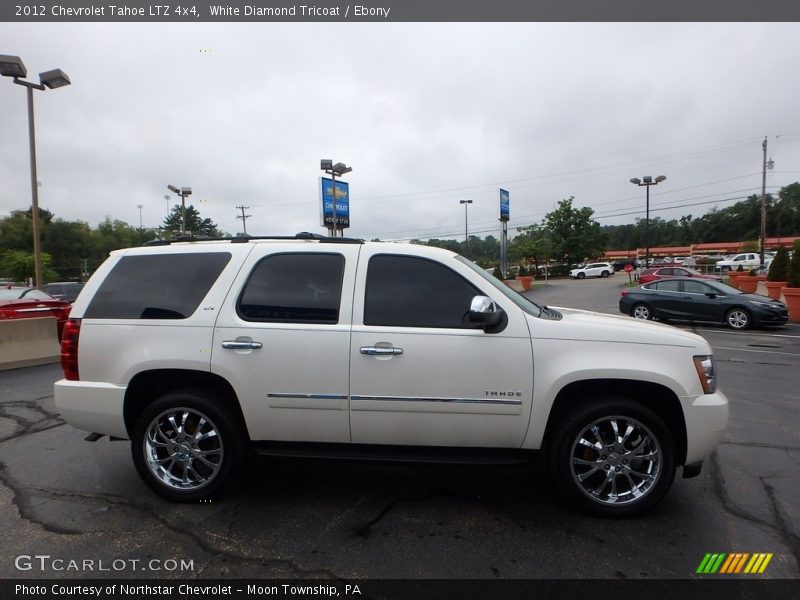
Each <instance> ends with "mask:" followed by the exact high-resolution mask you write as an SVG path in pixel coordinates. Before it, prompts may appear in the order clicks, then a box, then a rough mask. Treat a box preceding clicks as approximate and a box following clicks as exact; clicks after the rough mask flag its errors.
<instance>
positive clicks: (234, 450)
mask: <svg viewBox="0 0 800 600" xmlns="http://www.w3.org/2000/svg"><path fill="white" fill-rule="evenodd" d="M131 453H132V455H133V463H134V465H135V466H136V470H137V471H138V473H139V476H140V477H141V478H142V479H143V480H144V482H145V483H146V484H147V485H148V487H150V489H152V490H153V491H154V492H156V493H157V494H159V495H160V496H163V497H164V498H167V499H168V500H174V501H178V502H195V501H198V500H201V499H204V498H208V497H210V496H213V495H214V494H215V493H216V492H218V491H219V490H220V489H221V488H222V486H223V485H224V484H225V482H226V480H227V479H228V478H229V477H230V475H231V473H232V472H233V471H234V470H235V468H236V467H238V465H239V464H240V463H241V462H242V460H243V459H244V457H245V435H244V434H243V432H242V429H241V427H240V426H239V424H238V420H237V419H236V418H235V417H234V416H233V415H232V414H231V411H228V410H225V408H224V407H223V406H222V403H221V402H220V401H218V400H217V401H215V399H214V398H213V397H212V396H211V395H210V394H207V393H205V392H201V391H197V390H184V391H179V392H173V393H170V394H167V395H165V396H162V397H161V398H159V399H158V400H156V401H155V402H153V403H152V404H150V405H149V406H147V407H146V408H145V409H144V411H143V412H142V414H141V415H140V416H139V418H138V419H137V421H136V425H135V427H134V430H133V435H132V437H131Z"/></svg>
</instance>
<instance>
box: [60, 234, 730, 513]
mask: <svg viewBox="0 0 800 600" xmlns="http://www.w3.org/2000/svg"><path fill="white" fill-rule="evenodd" d="M62 364H63V368H64V373H65V378H64V379H62V380H60V381H58V382H57V383H56V384H55V400H56V405H57V407H58V409H59V410H60V412H61V414H62V415H63V417H64V419H66V421H67V422H68V423H70V424H71V425H73V426H74V427H77V428H79V429H84V430H87V431H90V432H93V433H94V434H96V435H94V436H90V438H94V439H96V438H97V437H99V435H108V436H111V437H116V438H123V439H130V440H131V448H132V454H133V461H134V463H135V465H136V468H137V470H138V472H139V474H140V475H141V477H142V478H143V479H144V481H145V482H146V483H147V485H148V486H149V487H150V488H152V489H153V490H155V491H156V492H157V493H159V494H161V495H162V496H165V497H167V498H170V499H173V500H179V501H195V500H199V499H202V498H205V497H207V496H210V495H212V494H215V493H219V492H220V490H221V488H222V487H223V485H224V484H225V481H226V480H227V479H228V477H229V475H230V474H231V473H232V472H233V471H234V470H235V469H236V468H237V467H238V466H240V464H241V463H242V461H243V459H244V458H245V455H246V452H247V451H248V450H250V449H254V450H256V451H257V452H260V453H265V454H273V455H282V456H286V455H292V454H294V455H302V456H309V455H319V456H331V455H332V454H334V455H335V456H337V457H342V456H346V457H350V458H360V459H378V460H386V459H398V458H400V459H413V460H432V459H436V460H441V459H442V458H447V459H448V460H466V458H469V459H470V460H472V459H473V458H475V457H484V458H487V459H488V458H491V459H498V457H501V456H502V457H503V460H508V459H509V458H512V457H513V458H514V459H520V458H529V457H530V456H532V455H533V454H536V453H537V452H538V453H540V454H544V457H545V458H546V460H547V464H548V465H549V468H550V470H551V472H552V475H553V478H554V480H555V482H556V483H557V485H558V487H559V488H560V489H561V492H562V493H563V494H564V495H565V496H566V497H567V498H568V499H569V500H570V501H571V502H572V503H573V504H574V505H576V506H577V507H579V508H582V509H584V510H588V511H589V512H592V513H595V514H600V515H611V516H620V515H628V514H633V513H636V512H640V511H642V510H644V509H647V508H649V507H651V506H653V505H654V504H655V503H656V502H658V501H659V500H660V499H661V498H662V497H663V496H664V494H665V493H666V492H667V490H668V489H669V487H670V485H671V484H672V481H673V478H674V475H675V471H676V468H677V467H679V466H683V474H684V476H685V477H687V476H691V475H696V474H697V473H698V472H699V470H700V465H701V463H702V461H703V460H704V459H705V458H707V457H708V456H709V455H710V454H711V453H712V452H714V450H715V448H716V447H717V444H718V443H719V441H720V439H721V437H722V435H723V432H724V431H725V429H726V427H727V421H728V402H727V400H726V398H725V396H724V395H723V394H722V393H720V392H719V391H717V386H716V375H715V372H714V360H713V357H712V352H711V348H710V347H709V345H708V343H707V342H706V341H705V340H704V339H703V338H701V337H699V336H697V335H694V334H691V333H688V332H684V331H681V330H679V329H676V328H672V327H669V326H665V325H658V324H653V323H645V322H641V321H637V320H634V319H628V318H625V317H618V316H606V315H600V314H595V313H590V312H585V311H578V310H570V309H559V310H554V309H551V308H547V307H545V306H539V305H537V304H535V303H533V302H531V301H530V300H528V299H527V298H525V297H523V296H522V295H520V294H518V293H516V292H514V291H512V290H511V289H510V288H508V287H506V286H505V285H504V284H503V283H502V282H500V281H498V280H496V279H495V278H493V277H491V276H489V275H488V274H487V273H486V272H485V271H484V270H483V269H481V268H478V267H477V266H475V265H474V264H473V263H471V262H470V261H468V260H466V259H464V258H463V257H460V256H458V255H456V254H453V253H451V252H448V251H445V250H441V249H437V248H431V247H427V246H422V245H400V244H386V243H364V242H362V241H360V240H350V239H344V238H318V237H315V236H311V235H309V234H305V235H302V234H299V235H298V236H297V237H296V238H264V239H247V238H241V239H234V240H215V241H199V242H198V241H192V242H178V243H168V244H162V245H156V246H150V247H143V248H133V249H128V250H120V251H116V252H113V253H112V254H111V256H110V258H108V260H107V261H106V262H105V263H104V264H103V265H102V266H101V267H100V268H99V269H98V271H97V273H95V275H94V276H93V277H92V279H91V280H90V281H89V283H88V284H87V285H86V288H85V289H84V291H83V293H82V294H81V296H80V298H78V300H77V301H76V302H75V304H74V305H73V308H72V313H71V318H70V320H69V321H68V323H67V325H66V328H65V330H64V340H63V344H62ZM90 438H87V439H90ZM465 457H466V458H465ZM498 460H499V459H498Z"/></svg>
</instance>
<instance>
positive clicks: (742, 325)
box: [725, 308, 750, 329]
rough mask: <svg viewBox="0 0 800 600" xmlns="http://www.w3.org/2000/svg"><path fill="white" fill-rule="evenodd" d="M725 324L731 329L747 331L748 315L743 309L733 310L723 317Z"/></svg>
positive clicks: (748, 324)
mask: <svg viewBox="0 0 800 600" xmlns="http://www.w3.org/2000/svg"><path fill="white" fill-rule="evenodd" d="M725 322H726V323H727V324H728V327H730V328H731V329H747V328H748V327H749V326H750V314H749V313H748V312H747V311H746V310H744V309H743V308H734V309H731V310H729V311H728V314H727V315H725Z"/></svg>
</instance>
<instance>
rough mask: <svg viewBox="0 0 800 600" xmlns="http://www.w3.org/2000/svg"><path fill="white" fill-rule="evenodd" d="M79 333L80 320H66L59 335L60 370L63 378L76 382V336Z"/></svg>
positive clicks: (77, 378) (77, 377) (77, 376)
mask: <svg viewBox="0 0 800 600" xmlns="http://www.w3.org/2000/svg"><path fill="white" fill-rule="evenodd" d="M80 333H81V320H80V319H67V322H66V323H64V331H63V333H62V334H61V368H62V369H63V370H64V377H65V378H66V379H71V380H72V381H78V380H79V379H80V376H79V375H78V336H79V335H80Z"/></svg>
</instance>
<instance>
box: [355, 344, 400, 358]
mask: <svg viewBox="0 0 800 600" xmlns="http://www.w3.org/2000/svg"><path fill="white" fill-rule="evenodd" d="M360 352H361V354H366V355H367V356H399V355H400V354H402V353H403V349H402V348H379V347H377V346H361V348H360Z"/></svg>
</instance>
